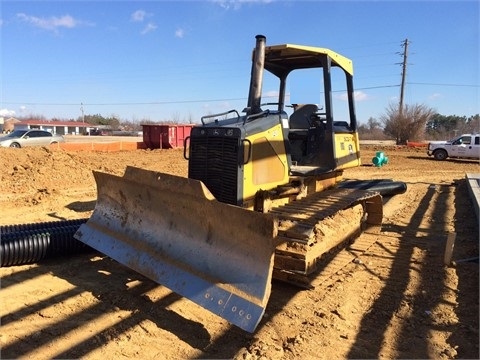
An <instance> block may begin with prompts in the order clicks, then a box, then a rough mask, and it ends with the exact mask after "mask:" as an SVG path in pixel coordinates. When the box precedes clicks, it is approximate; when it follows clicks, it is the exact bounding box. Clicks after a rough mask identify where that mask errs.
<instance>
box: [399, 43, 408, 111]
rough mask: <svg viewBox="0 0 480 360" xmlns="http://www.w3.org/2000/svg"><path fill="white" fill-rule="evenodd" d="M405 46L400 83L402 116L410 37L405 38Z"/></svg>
mask: <svg viewBox="0 0 480 360" xmlns="http://www.w3.org/2000/svg"><path fill="white" fill-rule="evenodd" d="M402 47H403V53H401V55H403V62H402V84H401V85H400V104H399V105H398V113H399V114H400V116H402V114H403V96H404V92H405V77H406V75H407V57H408V39H405V40H404V41H403V43H402Z"/></svg>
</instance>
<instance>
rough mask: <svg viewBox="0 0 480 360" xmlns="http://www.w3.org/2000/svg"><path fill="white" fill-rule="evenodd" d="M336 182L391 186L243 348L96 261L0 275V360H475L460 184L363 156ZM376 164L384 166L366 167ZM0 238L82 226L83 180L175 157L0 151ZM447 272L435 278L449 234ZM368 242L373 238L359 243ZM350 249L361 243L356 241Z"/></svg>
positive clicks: (233, 337)
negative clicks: (59, 223)
mask: <svg viewBox="0 0 480 360" xmlns="http://www.w3.org/2000/svg"><path fill="white" fill-rule="evenodd" d="M362 150H363V151H362V160H363V162H364V164H365V165H364V166H362V167H359V168H356V169H351V170H348V171H346V172H345V174H344V177H345V178H346V179H394V180H399V181H405V182H406V183H407V184H408V190H407V192H406V193H404V194H401V195H396V196H393V197H391V198H385V199H384V202H385V209H384V220H383V226H382V231H381V233H380V234H379V235H376V239H375V243H374V244H373V245H372V246H371V247H370V248H369V249H368V250H367V251H366V252H365V253H363V254H362V255H361V256H360V257H359V258H358V259H357V260H356V261H354V262H351V263H349V264H348V265H347V266H346V267H344V268H343V269H342V270H341V271H338V272H337V273H335V275H333V276H332V277H331V278H330V279H329V280H328V281H327V282H326V283H323V284H322V286H318V287H316V288H315V289H313V290H300V289H298V288H296V287H293V286H290V285H287V284H283V283H280V282H274V283H273V287H272V295H271V297H270V301H269V304H268V306H267V309H266V314H265V316H264V318H263V320H262V321H261V323H260V325H259V326H258V328H257V330H256V332H255V333H254V334H249V333H246V332H244V331H242V330H240V329H239V328H237V327H234V326H231V325H230V324H229V323H227V322H226V321H225V320H223V319H221V318H219V317H217V316H216V315H213V314H211V313H209V312H208V311H206V310H204V309H202V308H200V307H199V306H197V305H195V304H193V303H192V302H190V301H189V300H187V299H184V298H182V297H180V296H178V295H177V294H175V293H172V292H171V291H169V290H168V289H166V288H164V287H162V286H160V285H158V284H156V283H154V282H152V281H150V280H148V279H146V278H144V277H142V276H141V275H138V274H137V273H135V272H133V271H131V270H129V269H128V268H126V267H124V266H121V265H119V264H118V263H116V262H115V261H113V260H111V259H109V258H108V257H106V256H103V255H102V254H99V253H88V254H79V255H75V256H71V257H68V258H61V259H51V260H47V261H44V262H43V263H41V264H30V265H22V266H13V267H4V268H0V276H1V289H0V302H1V307H0V315H1V327H0V341H1V354H0V357H1V358H2V359H7V358H18V359H20V358H24V359H26V358H29V359H51V358H62V359H73V358H85V359H122V358H136V359H203V358H215V359H218V358H236V359H297V358H298V359H345V358H380V359H391V358H409V359H424V358H425V359H426V358H429V359H451V358H464V359H478V358H479V333H478V328H479V312H478V307H479V277H478V270H479V267H478V262H474V261H465V260H469V259H471V258H475V257H478V244H479V225H478V219H476V216H475V213H474V210H473V206H472V204H471V200H470V198H469V196H468V192H467V187H466V182H465V173H467V172H472V173H478V171H479V166H478V162H473V161H463V160H450V161H444V162H437V161H435V160H432V159H430V158H428V157H427V155H426V154H425V150H424V149H411V148H397V147H383V148H378V147H374V146H366V147H364V149H362ZM377 150H383V151H385V153H386V155H387V156H388V158H389V163H388V164H387V165H385V166H383V167H379V168H377V167H374V166H372V165H371V159H372V157H373V155H374V153H375V151H377ZM0 163H1V164H2V166H1V168H0V186H1V189H0V205H1V207H0V214H1V216H0V225H7V224H21V223H31V222H41V221H52V220H61V219H76V218H86V217H88V216H89V215H90V214H91V212H92V210H93V208H94V206H95V199H96V188H95V182H94V179H93V176H92V170H101V171H104V172H108V173H114V174H118V175H121V174H123V171H124V169H125V166H126V165H133V166H138V167H141V168H146V169H151V170H158V171H162V172H167V173H171V174H177V175H181V176H186V174H187V162H186V161H185V160H184V159H183V153H182V150H152V151H151V150H136V151H123V152H115V153H102V152H66V151H63V150H53V151H52V150H49V149H46V148H37V149H3V148H2V149H0ZM451 233H453V234H455V235H456V238H455V239H456V241H455V247H454V252H453V260H454V262H453V263H452V264H451V265H450V266H444V265H443V259H444V250H445V244H446V240H447V237H448V236H449V234H451ZM362 236H373V235H362ZM360 239H361V238H360Z"/></svg>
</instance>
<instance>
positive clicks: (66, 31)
mask: <svg viewBox="0 0 480 360" xmlns="http://www.w3.org/2000/svg"><path fill="white" fill-rule="evenodd" d="M479 18H480V2H479V1H478V0H470V1H462V0H455V1H446V0H445V1H408V0H405V1H388V0H384V1H354V0H351V1H294V0H292V1H288V0H285V1H279V0H210V1H208V0H204V1H126V0H124V1H121V0H117V1H114V0H112V1H75V0H72V1H57V2H52V1H40V0H37V1H10V0H2V1H1V2H0V51H1V52H0V76H1V78H0V83H1V84H0V116H3V117H5V118H8V117H11V116H14V117H24V116H30V115H34V116H43V117H45V118H47V119H62V120H66V119H78V118H81V117H82V116H83V115H96V114H100V115H102V116H104V117H111V116H115V117H117V118H120V119H121V120H129V121H134V122H142V121H144V120H149V121H167V120H170V121H179V122H193V123H196V122H199V121H200V117H201V116H203V115H207V114H213V113H219V112H223V111H227V110H230V109H236V110H238V111H239V112H240V111H241V110H242V109H243V108H244V107H245V106H246V103H247V97H248V87H249V81H250V71H251V54H252V49H253V47H254V46H255V35H257V34H262V35H265V36H266V38H267V40H266V41H267V46H268V45H278V44H286V43H289V44H298V45H307V46H318V47H324V48H329V49H331V50H333V51H336V52H338V53H340V54H342V55H344V56H346V57H348V58H350V59H351V60H352V61H353V66H354V86H355V89H356V91H355V106H356V113H357V119H358V120H359V122H360V123H366V122H367V120H368V119H369V118H374V119H379V118H381V117H382V115H383V114H385V113H386V109H387V108H388V107H389V106H391V105H398V102H399V98H400V84H401V74H402V66H401V64H402V61H403V56H402V54H403V53H404V51H405V47H404V44H405V42H408V46H407V55H408V56H407V62H406V77H405V87H404V103H405V104H408V105H414V104H423V105H426V106H428V107H430V108H432V109H434V110H435V111H436V112H438V113H440V114H442V115H458V116H467V117H468V116H471V115H475V114H478V113H480V65H479V64H480V59H479V55H480V47H479V46H480V45H479V44H480V36H479V33H480V25H479ZM309 86H310V85H309ZM299 88H300V89H301V91H299V92H297V93H295V92H294V89H293V85H292V87H291V88H290V87H289V88H288V90H287V91H288V92H289V94H290V93H291V101H292V102H296V103H307V102H312V101H314V100H312V96H313V98H314V99H318V100H317V101H316V102H315V103H317V102H321V100H320V99H321V97H320V95H319V94H318V89H316V88H315V87H312V88H310V87H307V85H302V86H299ZM277 90H278V89H277V85H275V84H273V83H270V82H267V81H266V82H264V86H263V94H271V93H273V92H275V91H277ZM340 90H341V89H339V92H338V93H335V94H334V96H335V99H336V100H338V101H342V94H341V91H340ZM303 94H308V96H307V95H306V98H308V99H307V101H302V99H301V98H300V95H303ZM320 105H322V104H320ZM334 111H335V109H334Z"/></svg>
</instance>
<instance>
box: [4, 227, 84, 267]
mask: <svg viewBox="0 0 480 360" xmlns="http://www.w3.org/2000/svg"><path fill="white" fill-rule="evenodd" d="M87 220H88V219H79V220H64V221H52V222H44V223H33V224H22V225H6V226H0V266H1V267H5V266H12V265H24V264H30V263H35V262H39V261H41V260H44V259H47V258H51V257H55V256H62V255H70V254H77V253H81V252H86V251H93V249H92V248H90V247H89V246H87V245H85V244H84V243H82V242H80V241H78V240H76V239H75V238H74V237H73V235H74V234H75V232H76V231H77V230H78V228H79V227H80V225H81V224H83V223H85V222H86V221H87Z"/></svg>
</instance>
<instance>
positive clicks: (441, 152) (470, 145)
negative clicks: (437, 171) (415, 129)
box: [427, 134, 480, 160]
mask: <svg viewBox="0 0 480 360" xmlns="http://www.w3.org/2000/svg"><path fill="white" fill-rule="evenodd" d="M427 154H428V156H433V157H434V158H435V159H436V160H445V159H446V158H449V157H457V158H469V159H477V160H478V159H480V134H463V135H460V136H459V137H456V138H455V139H453V140H449V141H430V142H429V143H428V151H427Z"/></svg>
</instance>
